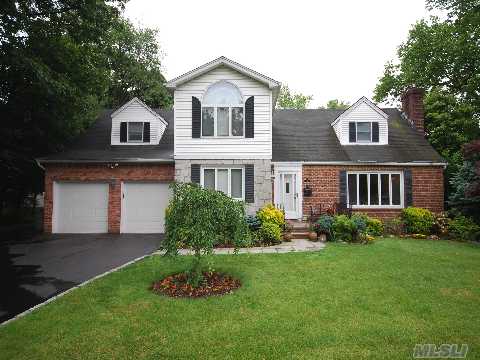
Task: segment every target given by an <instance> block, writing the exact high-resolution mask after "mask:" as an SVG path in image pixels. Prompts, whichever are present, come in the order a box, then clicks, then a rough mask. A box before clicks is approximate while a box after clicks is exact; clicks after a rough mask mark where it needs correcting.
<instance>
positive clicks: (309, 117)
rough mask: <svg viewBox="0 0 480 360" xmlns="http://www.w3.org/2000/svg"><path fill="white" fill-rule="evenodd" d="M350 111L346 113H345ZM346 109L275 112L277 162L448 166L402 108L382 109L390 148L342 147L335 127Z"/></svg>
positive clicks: (274, 141)
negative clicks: (386, 122)
mask: <svg viewBox="0 0 480 360" xmlns="http://www.w3.org/2000/svg"><path fill="white" fill-rule="evenodd" d="M345 111H346V110H345ZM345 111H343V110H329V109H310V110H275V112H274V113H273V140H272V148H273V159H272V161H274V162H275V161H279V162H280V161H292V162H296V161H299V162H304V163H309V162H310V163H321V164H335V163H348V164H369V163H370V164H385V163H388V164H392V165H395V164H404V163H417V164H418V165H422V164H423V165H429V164H446V162H445V160H444V159H443V158H442V157H441V156H440V155H439V154H438V153H437V152H436V151H435V149H434V148H433V147H432V146H431V145H430V143H429V142H428V141H427V140H426V139H425V138H424V137H423V136H421V135H420V134H419V133H418V131H416V130H415V129H413V128H412V127H411V126H410V125H409V124H408V122H407V121H406V120H405V119H403V118H402V115H401V113H400V111H399V110H398V109H391V108H387V109H380V111H382V112H383V113H384V114H385V115H386V116H387V121H388V137H389V144H388V145H375V146H369V145H365V146H355V145H341V144H340V141H339V140H338V138H337V135H336V134H335V130H334V129H333V127H332V126H331V124H332V123H333V122H334V121H336V119H338V118H339V117H340V116H341V115H342V113H344V112H345Z"/></svg>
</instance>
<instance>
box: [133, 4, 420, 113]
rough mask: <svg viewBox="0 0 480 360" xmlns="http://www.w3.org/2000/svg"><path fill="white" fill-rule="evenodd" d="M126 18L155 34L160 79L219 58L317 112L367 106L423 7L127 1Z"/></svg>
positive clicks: (413, 5)
mask: <svg viewBox="0 0 480 360" xmlns="http://www.w3.org/2000/svg"><path fill="white" fill-rule="evenodd" d="M125 14H126V16H127V17H128V18H129V19H130V20H132V21H133V23H134V24H137V25H142V26H148V27H154V28H157V29H158V30H159V31H160V33H159V38H158V41H159V42H160V45H161V47H162V50H163V52H164V59H163V68H164V75H165V77H166V78H167V79H171V78H173V77H176V76H178V75H180V74H183V73H185V72H187V71H189V70H191V69H193V68H195V67H197V66H199V65H202V64H204V63H206V62H208V61H210V60H213V59H215V58H217V57H219V56H221V55H224V56H226V57H228V58H230V59H232V60H234V61H237V62H239V63H241V64H242V65H245V66H247V67H250V68H252V69H254V70H256V71H259V72H261V73H263V74H265V75H267V76H270V77H272V78H274V79H275V80H278V81H280V82H282V83H286V84H288V85H289V86H290V88H291V89H292V90H294V91H300V92H302V93H304V94H310V95H313V102H312V103H311V104H310V107H318V106H320V105H324V104H325V103H326V102H327V101H328V100H330V99H336V98H338V99H341V100H346V101H348V102H350V103H352V102H354V101H356V100H357V99H358V98H360V97H361V96H363V95H364V96H367V97H368V98H372V96H373V89H374V87H375V84H376V83H377V80H378V78H379V77H380V76H381V74H382V71H383V67H384V64H385V62H386V61H388V60H390V59H392V58H394V57H395V51H396V48H397V47H398V45H399V44H400V43H401V42H402V41H404V40H405V39H406V38H407V35H408V30H409V29H410V27H411V25H412V24H414V23H415V22H416V21H418V20H419V19H421V18H422V17H425V16H426V15H427V11H426V10H425V4H424V1H423V0H364V1H356V0H328V1H322V0H317V1H301V0H294V1H292V0H290V1H278V0H276V1H261V0H255V1H251V0H242V1H225V0H224V1H208V0H203V1H182V0H174V1H158V0H130V2H129V3H127V6H126V10H125Z"/></svg>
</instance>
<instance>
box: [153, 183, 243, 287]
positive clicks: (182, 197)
mask: <svg viewBox="0 0 480 360" xmlns="http://www.w3.org/2000/svg"><path fill="white" fill-rule="evenodd" d="M171 188H172V189H173V197H172V199H171V200H170V203H169V205H168V208H167V211H166V215H165V230H166V234H165V240H164V242H163V244H162V246H163V248H164V249H165V250H166V255H176V254H177V253H178V249H179V247H180V246H181V245H182V244H183V245H186V246H187V247H189V248H191V249H192V250H193V253H194V257H193V262H192V265H191V267H190V268H189V269H188V271H187V276H188V282H189V283H190V285H192V286H193V287H198V286H199V285H200V284H201V282H202V280H203V270H204V269H203V267H204V264H203V258H204V256H205V255H209V254H211V253H212V252H213V248H214V246H215V245H217V244H219V243H225V242H228V243H230V244H233V245H234V246H235V249H238V248H239V247H241V246H243V245H246V244H247V243H248V242H249V235H248V226H247V222H246V219H245V206H244V203H243V202H240V201H238V200H234V199H232V198H230V197H229V196H227V195H225V194H224V193H223V192H220V191H215V190H210V189H203V188H202V187H200V186H198V185H197V184H190V183H174V184H172V185H171Z"/></svg>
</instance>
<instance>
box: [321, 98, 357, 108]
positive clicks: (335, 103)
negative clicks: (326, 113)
mask: <svg viewBox="0 0 480 360" xmlns="http://www.w3.org/2000/svg"><path fill="white" fill-rule="evenodd" d="M349 107H350V103H349V102H347V101H342V100H338V99H333V100H328V102H327V106H326V108H327V109H332V110H345V109H348V108H349ZM320 109H325V108H324V107H323V106H320Z"/></svg>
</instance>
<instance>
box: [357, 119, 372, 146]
mask: <svg viewBox="0 0 480 360" xmlns="http://www.w3.org/2000/svg"><path fill="white" fill-rule="evenodd" d="M359 123H362V124H369V125H370V140H358V124H359ZM372 123H373V121H355V140H357V141H356V142H355V143H356V144H373V131H372V130H373V129H372V127H373V126H372ZM352 144H353V143H352Z"/></svg>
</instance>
